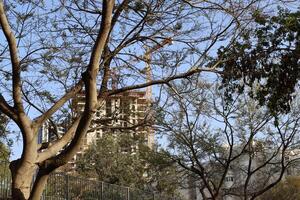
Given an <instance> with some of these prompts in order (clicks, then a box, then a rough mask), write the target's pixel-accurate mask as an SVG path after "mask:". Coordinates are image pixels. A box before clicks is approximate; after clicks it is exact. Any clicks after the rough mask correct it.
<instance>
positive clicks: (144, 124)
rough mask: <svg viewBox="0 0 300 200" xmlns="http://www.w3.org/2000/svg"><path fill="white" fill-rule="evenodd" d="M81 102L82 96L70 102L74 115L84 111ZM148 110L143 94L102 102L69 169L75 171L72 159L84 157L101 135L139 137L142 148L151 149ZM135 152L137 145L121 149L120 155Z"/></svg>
mask: <svg viewBox="0 0 300 200" xmlns="http://www.w3.org/2000/svg"><path fill="white" fill-rule="evenodd" d="M84 98H85V96H84V95H78V96H77V97H76V98H75V99H74V101H73V108H74V109H75V113H77V114H78V115H80V114H81V113H82V111H83V109H84V104H85V103H84ZM150 108H151V100H149V95H148V94H147V91H137V90H134V91H128V92H123V93H121V94H117V95H112V96H110V97H108V98H107V99H105V100H103V102H102V104H101V106H100V107H99V109H98V110H97V112H96V114H95V116H94V119H93V121H92V123H91V125H90V129H89V131H88V133H87V134H86V137H85V139H84V140H85V141H84V145H83V146H82V147H81V150H80V151H79V152H78V153H77V155H76V156H75V157H74V159H73V160H72V161H71V162H70V164H71V165H72V168H74V167H75V161H76V159H78V157H80V156H81V155H82V154H83V153H84V151H85V150H86V149H87V148H88V147H89V145H90V144H92V143H93V142H96V140H97V139H98V138H101V137H102V135H103V134H113V135H115V136H116V137H118V135H119V134H118V133H120V132H123V133H124V132H125V133H127V134H130V135H131V136H133V137H134V136H135V135H139V136H142V137H143V139H144V142H145V144H146V145H147V146H148V147H149V148H153V146H154V130H153V126H152V123H153V120H152V117H153V113H152V112H151V110H150ZM137 148H138V145H130V146H126V145H125V146H124V148H122V151H123V152H127V153H135V151H137Z"/></svg>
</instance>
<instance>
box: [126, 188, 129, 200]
mask: <svg viewBox="0 0 300 200" xmlns="http://www.w3.org/2000/svg"><path fill="white" fill-rule="evenodd" d="M126 191H127V194H126V200H130V189H129V187H127V190H126Z"/></svg>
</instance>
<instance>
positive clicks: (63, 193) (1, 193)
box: [0, 161, 180, 200]
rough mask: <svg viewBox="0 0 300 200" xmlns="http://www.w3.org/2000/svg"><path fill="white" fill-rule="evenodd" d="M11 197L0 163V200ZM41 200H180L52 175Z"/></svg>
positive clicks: (5, 166) (5, 168) (7, 177)
mask: <svg viewBox="0 0 300 200" xmlns="http://www.w3.org/2000/svg"><path fill="white" fill-rule="evenodd" d="M10 197H11V175H10V171H9V168H8V163H5V162H1V161H0V199H9V198H10ZM41 199H42V200H180V198H178V197H173V196H168V195H163V194H158V193H153V192H148V191H143V190H139V189H135V188H130V187H124V186H119V185H114V184H109V183H105V182H102V181H97V180H91V179H86V178H80V177H77V176H72V175H69V174H66V173H52V174H51V175H50V176H49V178H48V182H47V185H46V187H45V190H44V192H43V196H42V198H41Z"/></svg>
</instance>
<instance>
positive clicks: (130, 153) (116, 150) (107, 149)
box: [76, 133, 181, 195]
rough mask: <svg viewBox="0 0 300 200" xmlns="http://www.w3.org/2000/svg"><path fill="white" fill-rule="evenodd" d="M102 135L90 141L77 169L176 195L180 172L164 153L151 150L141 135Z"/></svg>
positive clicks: (111, 181) (106, 180) (130, 184)
mask: <svg viewBox="0 0 300 200" xmlns="http://www.w3.org/2000/svg"><path fill="white" fill-rule="evenodd" d="M137 137H139V139H138V138H136V137H135V138H133V137H132V136H131V135H130V134H126V133H122V134H118V135H111V134H105V135H104V136H103V137H102V138H99V139H98V141H97V142H96V143H94V144H92V145H91V146H90V147H89V149H88V150H87V151H86V153H85V154H84V155H83V158H81V159H78V161H77V163H76V165H77V167H76V171H77V172H78V173H79V174H80V175H83V176H85V177H97V179H98V180H100V181H104V182H107V183H111V184H117V185H124V186H128V187H132V188H137V189H140V190H147V191H151V192H153V193H155V192H157V193H160V194H167V195H175V194H177V195H178V189H179V186H180V182H181V178H180V177H181V174H180V173H178V172H179V170H178V168H177V167H176V165H174V164H175V163H174V162H173V161H172V160H170V159H169V157H167V156H166V155H165V154H164V152H157V151H154V150H153V149H150V148H149V147H148V146H147V145H145V143H144V141H145V140H144V137H143V136H137Z"/></svg>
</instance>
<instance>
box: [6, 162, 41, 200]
mask: <svg viewBox="0 0 300 200" xmlns="http://www.w3.org/2000/svg"><path fill="white" fill-rule="evenodd" d="M10 170H11V175H12V185H11V187H12V199H14V200H26V199H29V197H30V190H31V185H32V182H33V177H34V176H35V173H36V170H37V165H35V164H33V163H28V162H24V161H23V162H22V161H21V160H15V161H12V162H11V164H10Z"/></svg>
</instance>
